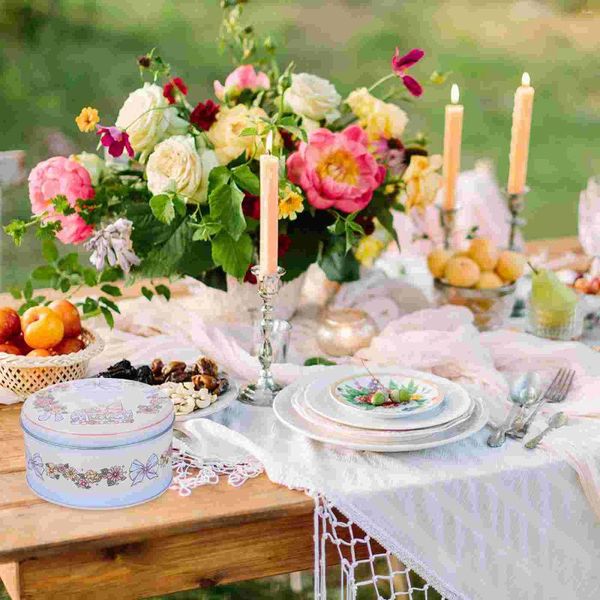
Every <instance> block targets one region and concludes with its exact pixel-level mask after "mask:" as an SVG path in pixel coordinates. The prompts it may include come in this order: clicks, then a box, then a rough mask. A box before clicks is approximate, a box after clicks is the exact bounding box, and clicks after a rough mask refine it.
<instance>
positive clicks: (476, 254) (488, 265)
mask: <svg viewBox="0 0 600 600" xmlns="http://www.w3.org/2000/svg"><path fill="white" fill-rule="evenodd" d="M469 258H470V259H472V260H474V261H475V262H476V263H477V264H478V265H479V268H480V269H481V270H482V271H493V270H494V268H495V266H496V263H497V262H498V250H497V248H496V246H495V245H494V243H493V242H492V241H490V240H486V239H485V238H476V239H474V240H473V241H472V242H471V245H470V246H469Z"/></svg>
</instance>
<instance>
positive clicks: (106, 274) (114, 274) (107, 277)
mask: <svg viewBox="0 0 600 600" xmlns="http://www.w3.org/2000/svg"><path fill="white" fill-rule="evenodd" d="M120 278H121V271H120V269H119V268H118V267H108V268H107V269H104V271H102V273H101V274H100V283H112V282H113V281H118V280H119V279H120Z"/></svg>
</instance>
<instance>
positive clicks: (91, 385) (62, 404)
mask: <svg viewBox="0 0 600 600" xmlns="http://www.w3.org/2000/svg"><path fill="white" fill-rule="evenodd" d="M174 419H175V416H174V411H173V405H172V402H171V400H170V399H169V398H168V396H166V395H165V394H164V393H162V392H161V391H160V390H157V389H156V388H153V387H151V386H148V385H146V384H143V383H138V382H135V381H126V380H121V379H82V380H78V381H70V382H66V383H59V384H56V385H53V386H50V387H48V388H45V389H43V390H40V391H39V392H36V393H35V394H33V395H31V396H30V397H29V398H28V399H27V400H26V401H25V403H24V405H23V409H22V411H21V426H22V428H23V432H24V437H25V450H26V454H27V456H26V458H27V481H28V483H29V485H30V487H31V488H32V489H33V491H34V492H35V493H37V494H38V495H40V496H42V497H43V498H45V499H47V500H50V501H52V502H57V503H59V504H65V505H68V506H74V507H80V508H117V507H122V506H131V505H133V504H139V503H141V502H144V501H146V500H149V499H151V498H153V497H155V496H157V495H159V494H160V493H162V492H163V491H164V490H165V489H166V488H168V486H169V485H170V482H171V477H172V473H171V456H170V454H171V441H172V429H173V422H174Z"/></svg>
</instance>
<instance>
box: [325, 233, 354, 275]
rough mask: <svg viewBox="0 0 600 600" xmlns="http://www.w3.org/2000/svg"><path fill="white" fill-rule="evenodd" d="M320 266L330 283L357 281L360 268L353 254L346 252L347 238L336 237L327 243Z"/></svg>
mask: <svg viewBox="0 0 600 600" xmlns="http://www.w3.org/2000/svg"><path fill="white" fill-rule="evenodd" d="M319 265H320V267H321V268H322V269H323V271H324V272H325V275H327V278H328V279H329V280H330V281H338V282H340V283H341V282H344V281H357V280H358V279H359V277H360V266H359V264H358V261H357V260H356V258H355V257H354V254H352V252H346V237H345V236H339V235H338V236H334V237H332V238H331V239H329V240H327V241H326V242H325V245H324V248H323V250H322V252H321V257H320V260H319Z"/></svg>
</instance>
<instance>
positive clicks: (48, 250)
mask: <svg viewBox="0 0 600 600" xmlns="http://www.w3.org/2000/svg"><path fill="white" fill-rule="evenodd" d="M42 256H43V257H44V258H45V259H46V261H48V262H50V263H51V262H54V261H55V260H56V259H57V258H58V249H57V248H56V243H55V242H54V240H53V239H50V238H49V239H45V240H43V241H42Z"/></svg>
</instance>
